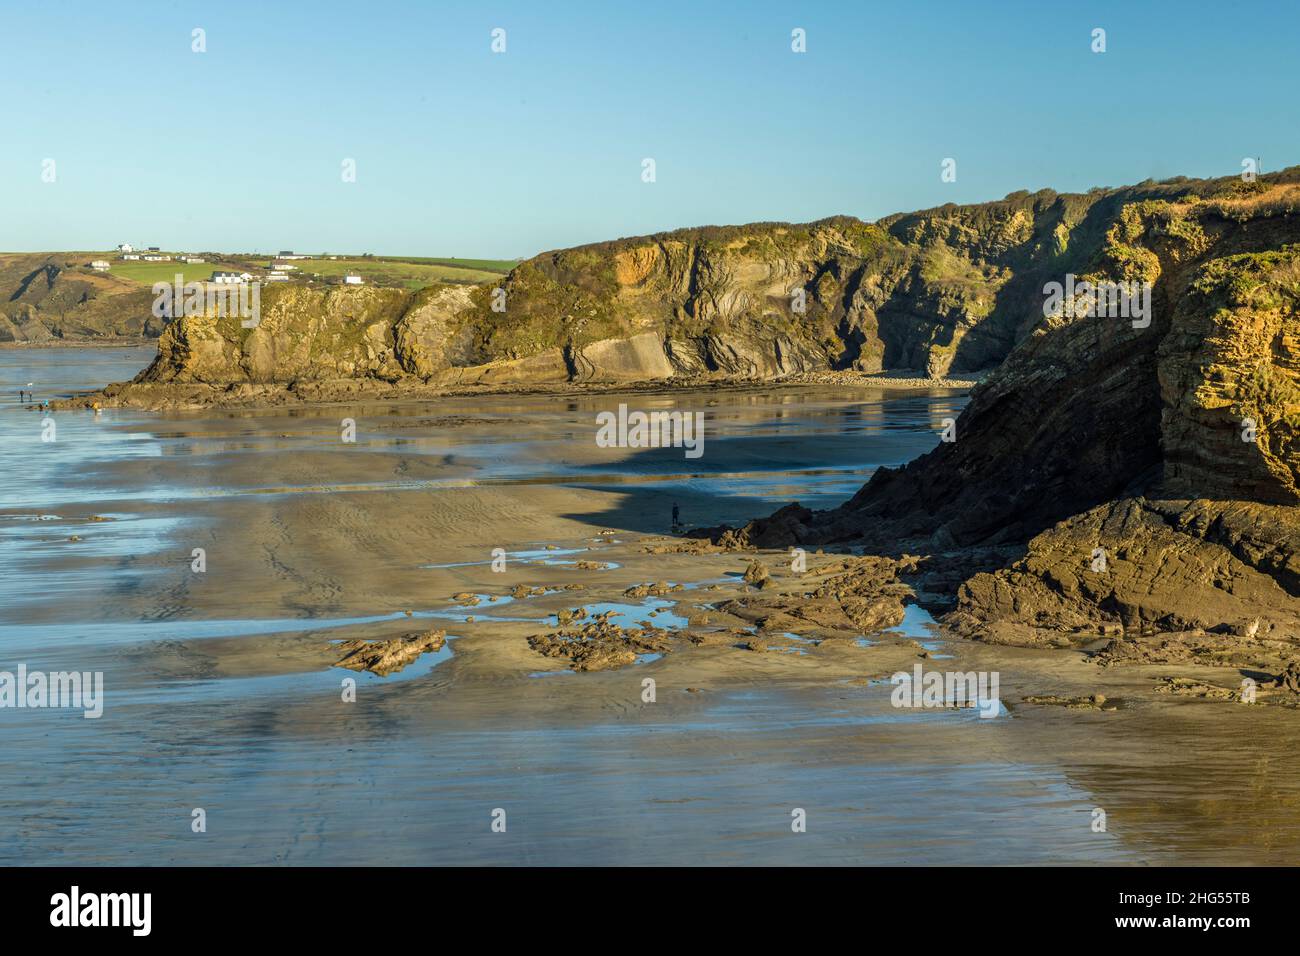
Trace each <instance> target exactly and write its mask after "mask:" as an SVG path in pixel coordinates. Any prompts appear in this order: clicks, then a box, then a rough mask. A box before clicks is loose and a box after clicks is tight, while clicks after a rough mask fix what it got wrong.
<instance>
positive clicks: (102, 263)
mask: <svg viewBox="0 0 1300 956" xmlns="http://www.w3.org/2000/svg"><path fill="white" fill-rule="evenodd" d="M90 268H92V269H94V270H95V271H96V272H107V271H108V270H109V264H108V261H107V260H106V259H96V260H95V261H94V262H92V263H91V264H90Z"/></svg>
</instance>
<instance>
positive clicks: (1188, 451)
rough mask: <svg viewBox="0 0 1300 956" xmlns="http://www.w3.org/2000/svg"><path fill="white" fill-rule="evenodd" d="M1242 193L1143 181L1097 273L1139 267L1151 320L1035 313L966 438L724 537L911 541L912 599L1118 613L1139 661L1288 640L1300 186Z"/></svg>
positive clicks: (1058, 617)
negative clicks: (1144, 188) (1206, 193)
mask: <svg viewBox="0 0 1300 956" xmlns="http://www.w3.org/2000/svg"><path fill="white" fill-rule="evenodd" d="M1238 193H1239V194H1238V195H1236V196H1226V197H1224V196H1220V197H1213V198H1205V197H1202V196H1199V195H1196V194H1194V193H1193V194H1185V195H1183V196H1179V197H1176V198H1172V199H1161V200H1144V201H1142V202H1138V203H1132V204H1129V205H1126V206H1125V207H1124V209H1123V210H1122V211H1121V214H1120V216H1119V217H1118V218H1117V219H1116V221H1115V222H1114V223H1113V224H1112V225H1111V227H1110V229H1109V230H1108V231H1107V235H1106V237H1105V240H1104V242H1103V244H1102V247H1101V249H1100V250H1099V253H1098V255H1097V257H1096V258H1095V259H1094V261H1093V262H1092V264H1091V268H1090V269H1089V270H1088V272H1087V275H1088V277H1090V278H1092V279H1095V280H1099V281H1114V282H1119V281H1133V280H1136V281H1140V282H1150V283H1151V287H1152V305H1153V309H1152V318H1151V321H1150V324H1149V325H1146V326H1145V327H1143V326H1142V324H1141V323H1134V322H1133V321H1130V320H1129V319H1128V318H1120V317H1099V316H1094V315H1090V314H1087V313H1088V312H1089V311H1090V310H1088V309H1086V308H1076V309H1075V310H1073V311H1071V310H1070V309H1065V310H1063V311H1062V314H1060V315H1057V316H1054V317H1050V318H1041V312H1040V313H1039V314H1040V320H1039V321H1038V322H1037V323H1036V324H1035V326H1034V328H1033V329H1032V330H1031V331H1030V333H1029V334H1028V335H1027V337H1026V338H1025V339H1024V340H1023V341H1022V342H1021V343H1020V344H1019V345H1018V346H1017V347H1016V348H1015V349H1014V350H1013V351H1012V352H1011V354H1010V355H1009V356H1008V358H1007V359H1006V361H1005V362H1004V363H1003V364H1002V365H1001V367H999V368H998V369H997V370H996V371H995V372H994V373H993V374H991V375H990V376H989V377H988V378H987V379H986V380H985V381H984V382H982V383H981V384H980V385H979V386H977V387H976V389H975V390H974V392H973V393H972V397H971V400H970V402H969V404H968V405H967V407H966V408H965V410H964V411H963V412H962V414H961V416H960V417H959V418H958V420H957V422H956V429H955V438H956V440H955V441H952V442H943V443H941V444H939V445H938V447H936V448H935V449H934V450H933V451H932V452H930V453H929V454H927V455H924V456H922V457H920V458H918V459H916V460H915V461H913V462H911V463H909V464H908V465H906V466H904V467H902V468H898V469H882V470H880V471H879V472H878V473H876V474H875V475H874V476H873V477H872V479H871V481H870V482H869V483H868V484H867V485H865V486H864V487H863V488H862V489H861V490H860V491H859V492H858V493H857V494H856V495H855V496H854V497H853V498H852V499H851V500H850V501H849V502H847V503H846V504H845V505H843V506H842V507H840V508H837V509H834V510H831V511H825V512H813V511H809V510H807V509H805V508H802V507H800V506H798V505H791V506H789V507H787V508H784V509H782V510H781V511H779V512H777V513H776V514H775V515H773V516H772V517H770V518H767V519H763V520H760V521H755V522H753V523H751V524H750V525H748V526H746V527H745V528H742V529H725V528H724V529H714V530H713V531H712V532H711V535H712V537H713V538H714V540H715V541H717V542H719V543H721V544H723V545H724V546H734V547H752V546H757V547H786V546H792V545H803V546H816V545H822V544H831V543H836V544H854V545H859V546H861V547H863V548H865V549H866V550H867V551H868V552H871V553H876V554H882V555H892V556H895V557H902V556H904V555H906V556H907V558H906V559H905V560H906V565H907V567H908V568H909V569H910V570H911V571H913V572H914V573H913V574H912V575H911V577H910V580H911V581H912V583H913V584H914V586H915V588H916V591H917V593H918V596H919V597H920V598H921V600H922V601H923V602H924V603H927V604H929V606H931V607H932V609H934V610H936V611H945V612H947V613H946V617H945V621H946V623H948V624H949V625H951V626H954V627H957V628H958V629H961V630H963V631H965V632H967V633H968V634H970V635H972V636H975V637H979V638H982V639H985V640H993V641H1001V642H1013V643H1038V642H1042V641H1051V642H1054V643H1065V644H1069V643H1080V642H1083V643H1086V642H1089V641H1093V640H1096V639H1097V638H1098V635H1103V634H1111V633H1114V634H1122V635H1125V636H1127V637H1130V638H1135V639H1138V640H1139V641H1140V643H1125V642H1123V641H1117V642H1115V643H1114V646H1113V647H1110V648H1109V649H1108V650H1107V653H1108V654H1110V655H1112V656H1113V657H1115V658H1116V659H1130V658H1131V659H1135V660H1138V659H1140V660H1142V661H1147V662H1150V661H1160V660H1165V659H1169V660H1176V659H1178V658H1179V655H1186V654H1187V653H1189V651H1188V650H1187V648H1189V647H1199V648H1200V649H1201V650H1200V651H1197V653H1204V654H1206V655H1208V659H1215V660H1221V659H1224V658H1223V655H1225V654H1228V655H1232V654H1238V655H1240V654H1241V653H1244V652H1243V651H1242V648H1243V647H1254V646H1256V645H1259V646H1261V647H1262V646H1263V645H1277V646H1275V647H1274V648H1273V650H1275V651H1279V653H1280V650H1279V648H1281V647H1283V646H1285V647H1286V648H1289V653H1292V654H1293V653H1294V652H1295V642H1296V641H1300V189H1297V187H1296V186H1295V185H1294V184H1293V183H1292V182H1291V181H1290V178H1289V177H1278V178H1277V179H1276V180H1274V181H1270V182H1267V183H1257V184H1253V185H1252V186H1251V187H1250V188H1245V189H1239V190H1238ZM1040 301H1041V300H1040ZM1082 304H1083V303H1080V305H1082ZM918 556H919V557H918ZM1174 636H1177V637H1178V638H1179V640H1170V638H1172V637H1174ZM1220 638H1225V639H1226V638H1231V639H1232V640H1230V641H1228V644H1229V645H1231V647H1232V648H1235V650H1225V649H1224V647H1223V646H1220V645H1221V644H1222V641H1221V640H1220ZM1216 641H1217V642H1219V643H1216ZM1266 656H1267V655H1266ZM1283 657H1285V655H1283ZM1239 660H1240V661H1241V662H1242V663H1248V662H1249V661H1250V660H1251V658H1250V655H1249V653H1246V655H1245V657H1240V656H1239Z"/></svg>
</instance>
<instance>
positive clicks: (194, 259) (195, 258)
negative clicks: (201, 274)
mask: <svg viewBox="0 0 1300 956" xmlns="http://www.w3.org/2000/svg"><path fill="white" fill-rule="evenodd" d="M185 261H186V262H188V263H189V264H190V265H196V264H198V263H201V262H207V260H206V259H201V258H199V257H198V256H186V257H185Z"/></svg>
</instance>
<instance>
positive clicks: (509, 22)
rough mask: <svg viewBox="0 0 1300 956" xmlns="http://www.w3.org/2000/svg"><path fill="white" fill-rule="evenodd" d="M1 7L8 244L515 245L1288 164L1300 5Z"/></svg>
mask: <svg viewBox="0 0 1300 956" xmlns="http://www.w3.org/2000/svg"><path fill="white" fill-rule="evenodd" d="M0 23H2V24H3V29H2V30H0V87H2V89H3V98H4V110H3V113H2V114H0V249H4V250H41V249H92V250H93V249H103V248H110V247H112V246H113V245H115V244H116V243H118V242H122V241H130V242H133V243H138V244H147V245H160V246H164V247H169V248H176V249H189V250H200V249H209V250H225V251H234V250H253V249H256V250H260V251H266V250H271V249H280V248H286V249H287V248H293V249H297V250H305V251H311V252H318V251H323V250H324V251H332V252H372V253H376V254H411V255H460V256H483V257H514V256H525V255H531V254H533V253H535V252H538V251H541V250H544V249H550V248H558V247H563V246H569V245H575V244H578V243H582V242H590V241H596V240H600V239H608V238H614V237H618V236H629V235H638V234H642V233H648V232H655V231H659V230H663V229H670V228H676V227H679V226H688V225H700V224H708V223H736V222H750V221H754V220H763V219H781V220H791V221H805V220H810V219H817V218H820V217H822V216H827V215H832V214H836V213H849V214H852V215H856V216H861V217H863V218H866V219H875V218H878V217H879V216H882V215H886V214H888V213H891V212H898V211H906V210H911V209H917V208H923V207H927V206H933V205H937V204H940V203H943V202H948V201H954V202H973V201H982V200H987V199H994V198H999V197H1001V196H1003V195H1005V194H1006V193H1008V192H1011V191H1013V190H1016V189H1022V188H1027V189H1031V190H1032V189H1038V188H1041V187H1045V186H1050V187H1052V188H1055V189H1058V190H1061V191H1067V190H1082V189H1087V188H1088V187H1090V186H1094V185H1122V184H1126V183H1131V182H1137V181H1140V180H1142V179H1145V178H1147V177H1155V178H1163V177H1167V176H1172V175H1178V174H1186V175H1194V176H1206V175H1223V174H1229V173H1235V172H1239V171H1240V163H1241V158H1242V157H1243V156H1255V155H1258V156H1260V157H1261V158H1262V159H1263V164H1264V168H1265V169H1266V170H1269V169H1277V168H1279V167H1281V166H1285V165H1289V164H1293V163H1300V122H1297V107H1296V104H1297V98H1296V93H1297V90H1298V89H1300V83H1298V82H1297V81H1298V80H1300V66H1297V62H1300V57H1298V56H1297V53H1296V44H1297V40H1298V39H1300V3H1296V2H1266V0H1265V2H1260V0H1257V2H1254V3H1221V2H1211V0H1180V2H1172V0H1171V2H1164V0H1122V2H1113V3H1111V2H1089V3H1083V2H1069V3H1067V2H1057V0H1032V2H1011V0H1006V2H1003V0H988V2H975V0H951V2H946V0H932V2H927V0H909V2H873V0H856V2H843V3H793V2H787V3H774V2H762V0H744V2H742V0H735V2H708V0H692V2H676V0H653V2H639V0H638V2H632V0H603V2H590V3H579V2H566V0H548V2H545V3H540V2H530V3H489V2H484V3H470V2H465V3H439V2H387V0H372V2H368V3H355V2H346V3H330V2H319V3H311V4H308V3H267V2H259V3H243V2H226V0H223V2H221V3H186V2H179V3H178V2H170V3H163V2H149V0H142V2H120V3H113V2H93V3H91V2H67V3H6V4H5V6H4V10H3V15H2V17H0ZM195 27H202V28H204V29H205V30H206V31H207V47H208V50H207V52H206V53H203V54H196V53H192V52H191V49H190V47H191V30H192V29H193V28H195ZM494 27H502V28H504V29H505V30H506V31H507V52H506V53H504V54H493V53H492V52H491V50H490V47H489V44H490V40H491V38H490V32H491V30H492V29H493V28H494ZM795 27H802V28H803V29H805V30H806V31H807V45H808V51H807V53H804V54H795V53H792V52H791V50H790V31H791V30H792V29H793V28H795ZM1094 27H1102V28H1104V29H1105V30H1106V31H1107V52H1106V53H1104V54H1094V53H1093V52H1091V49H1090V44H1091V31H1092V29H1093V28H1094ZM644 157H653V158H654V159H655V161H656V164H657V182H655V183H653V184H646V183H643V182H642V181H641V160H642V159H643V158H644ZM945 157H953V158H955V159H956V160H957V181H956V182H955V183H942V182H940V176H939V164H940V162H941V160H942V159H944V158H945ZM47 158H48V159H54V160H55V162H56V176H57V179H56V182H54V183H52V184H46V183H42V182H41V170H42V161H43V160H45V159H47ZM345 158H353V159H355V160H356V163H357V181H356V182H355V183H344V182H342V180H341V175H340V173H341V163H342V161H343V160H344V159H345Z"/></svg>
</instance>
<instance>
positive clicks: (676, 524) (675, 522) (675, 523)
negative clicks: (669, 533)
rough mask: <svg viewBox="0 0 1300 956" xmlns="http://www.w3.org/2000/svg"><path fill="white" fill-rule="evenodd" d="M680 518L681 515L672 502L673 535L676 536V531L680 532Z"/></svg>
mask: <svg viewBox="0 0 1300 956" xmlns="http://www.w3.org/2000/svg"><path fill="white" fill-rule="evenodd" d="M681 517H682V513H681V511H679V510H678V508H677V502H675V501H674V502H673V534H676V533H677V532H678V531H680V530H682V521H681Z"/></svg>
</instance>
